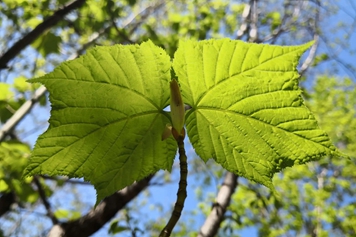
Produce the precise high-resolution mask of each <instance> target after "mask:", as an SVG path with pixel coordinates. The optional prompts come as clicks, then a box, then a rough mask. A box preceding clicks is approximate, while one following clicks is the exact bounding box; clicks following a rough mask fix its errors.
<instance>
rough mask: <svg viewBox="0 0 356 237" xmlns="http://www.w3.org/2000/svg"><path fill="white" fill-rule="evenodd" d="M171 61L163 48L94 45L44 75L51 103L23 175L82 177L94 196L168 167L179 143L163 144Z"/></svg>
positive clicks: (108, 192)
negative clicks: (92, 188)
mask: <svg viewBox="0 0 356 237" xmlns="http://www.w3.org/2000/svg"><path fill="white" fill-rule="evenodd" d="M170 68H171V63H170V59H169V56H168V55H167V54H166V53H165V52H164V50H163V49H161V48H159V47H157V46H154V45H153V44H152V43H151V42H146V43H143V44H141V45H130V46H123V45H115V46H111V47H96V48H94V49H92V50H90V51H89V52H88V53H87V54H86V55H85V56H83V57H81V58H79V59H76V60H73V61H69V62H65V63H63V64H62V65H60V66H59V67H58V68H56V69H55V70H54V71H53V72H52V73H49V74H47V75H45V76H43V77H41V78H38V79H34V80H31V82H40V83H43V84H44V85H45V86H46V87H47V89H48V91H49V93H50V101H51V103H52V110H51V118H50V120H49V123H50V126H49V128H48V130H47V131H46V132H45V133H44V134H42V135H41V136H40V137H39V138H38V140H37V143H36V145H35V148H34V150H33V154H32V157H31V160H30V164H29V166H28V167H27V169H26V171H25V175H33V174H38V173H40V174H48V175H67V176H69V177H84V178H85V180H88V181H90V182H91V183H93V184H94V186H95V188H96V190H97V200H98V201H100V200H101V199H102V198H104V197H105V196H108V195H110V194H112V193H114V192H115V191H116V190H120V189H122V188H124V187H125V186H127V185H129V184H131V183H133V182H134V181H135V180H140V179H142V178H144V177H146V176H147V175H149V174H152V173H154V172H156V171H157V170H159V169H171V167H172V163H173V159H174V155H175V152H176V143H175V141H174V140H173V139H172V138H170V139H167V140H165V141H161V134H162V132H163V130H164V127H165V126H166V124H167V123H169V121H170V119H169V115H168V114H167V113H166V112H164V111H163V109H164V108H165V107H166V106H167V105H168V104H169V81H170Z"/></svg>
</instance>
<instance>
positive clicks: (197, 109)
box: [187, 106, 330, 150]
mask: <svg viewBox="0 0 356 237" xmlns="http://www.w3.org/2000/svg"><path fill="white" fill-rule="evenodd" d="M283 108H285V107H283ZM293 108H295V107H293ZM199 110H212V111H217V112H222V113H230V114H234V115H236V114H237V115H240V116H243V117H245V118H246V119H252V120H255V121H257V122H260V123H263V124H266V125H268V126H271V127H274V128H276V129H279V130H282V131H284V132H287V133H290V134H293V135H295V136H297V137H299V138H301V139H306V140H308V141H310V142H313V143H314V144H316V145H319V146H322V147H324V148H326V149H327V150H328V149H330V148H329V147H328V146H325V145H323V144H320V143H318V142H315V141H312V140H310V139H309V138H306V137H303V136H301V135H299V134H296V133H294V132H290V131H288V130H285V129H283V128H280V127H276V126H274V125H272V124H270V123H267V122H265V121H261V120H259V119H257V118H253V117H250V116H249V115H246V114H242V113H238V112H236V111H231V110H225V109H221V108H215V107H208V106H201V107H198V108H195V109H194V111H192V112H191V113H189V114H187V116H189V115H190V114H192V113H194V112H196V113H199ZM201 114H202V113H201ZM202 115H203V114H202ZM203 116H204V115H203ZM204 117H205V116H204ZM289 122H290V121H289ZM306 130H316V129H306ZM298 131H299V130H298ZM303 131H305V130H303Z"/></svg>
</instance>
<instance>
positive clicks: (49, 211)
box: [33, 176, 58, 224]
mask: <svg viewBox="0 0 356 237" xmlns="http://www.w3.org/2000/svg"><path fill="white" fill-rule="evenodd" d="M33 183H34V184H35V185H36V187H37V191H38V194H39V196H40V198H41V200H42V202H43V205H44V206H45V208H46V211H47V216H48V217H49V218H50V219H51V221H52V223H53V224H58V220H57V218H56V217H55V216H54V214H53V212H52V208H51V204H50V203H49V202H48V200H47V197H46V194H45V191H44V190H43V188H42V185H41V184H40V181H39V180H38V177H36V176H34V177H33Z"/></svg>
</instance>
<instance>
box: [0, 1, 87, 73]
mask: <svg viewBox="0 0 356 237" xmlns="http://www.w3.org/2000/svg"><path fill="white" fill-rule="evenodd" d="M84 3H85V0H75V1H73V2H71V3H69V4H68V5H66V6H65V7H63V8H62V9H60V10H58V11H56V12H54V14H53V15H52V16H50V17H49V18H47V19H46V20H44V21H43V22H42V23H40V24H39V25H38V26H36V28H35V29H33V30H32V31H31V32H30V33H28V34H27V35H26V36H24V37H23V38H22V39H20V40H19V41H17V42H16V43H15V44H14V45H13V46H12V47H11V48H10V49H9V50H8V51H7V52H5V53H4V54H3V55H2V56H1V57H0V70H1V69H4V68H7V64H8V62H9V61H10V60H12V59H13V58H14V57H16V56H17V55H18V54H19V53H20V52H21V51H22V50H23V49H24V48H26V47H27V46H28V45H30V44H31V43H32V42H33V41H35V40H36V39H37V38H38V37H39V36H40V35H41V34H42V33H43V32H45V31H46V30H48V29H49V28H51V27H52V26H54V25H56V24H57V23H58V22H59V21H61V20H62V19H63V18H64V16H65V15H67V14H68V13H69V12H70V11H72V10H74V9H77V8H80V7H81V6H82V5H83V4H84Z"/></svg>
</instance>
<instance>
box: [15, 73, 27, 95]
mask: <svg viewBox="0 0 356 237" xmlns="http://www.w3.org/2000/svg"><path fill="white" fill-rule="evenodd" d="M14 88H15V89H16V90H18V91H19V92H22V93H24V92H26V91H28V90H29V89H30V86H29V84H28V82H27V79H26V77H24V76H20V77H18V78H15V79H14Z"/></svg>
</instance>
